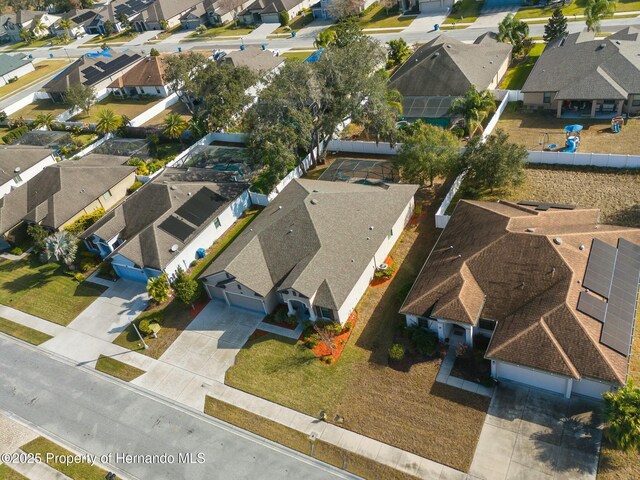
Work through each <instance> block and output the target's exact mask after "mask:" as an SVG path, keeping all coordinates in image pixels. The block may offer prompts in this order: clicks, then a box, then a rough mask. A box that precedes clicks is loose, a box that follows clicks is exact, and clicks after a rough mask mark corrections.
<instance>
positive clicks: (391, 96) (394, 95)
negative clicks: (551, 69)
mask: <svg viewBox="0 0 640 480" xmlns="http://www.w3.org/2000/svg"><path fill="white" fill-rule="evenodd" d="M386 97H387V105H389V106H390V107H391V108H393V109H394V110H395V111H396V112H397V113H398V115H402V94H401V93H400V92H399V91H398V90H387V93H386Z"/></svg>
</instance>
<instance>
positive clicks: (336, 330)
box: [316, 320, 342, 335]
mask: <svg viewBox="0 0 640 480" xmlns="http://www.w3.org/2000/svg"><path fill="white" fill-rule="evenodd" d="M316 325H317V326H318V327H320V328H321V329H323V330H326V331H327V332H330V333H332V334H333V335H340V334H341V333H342V325H340V324H339V323H338V322H332V321H324V320H318V321H317V322H316Z"/></svg>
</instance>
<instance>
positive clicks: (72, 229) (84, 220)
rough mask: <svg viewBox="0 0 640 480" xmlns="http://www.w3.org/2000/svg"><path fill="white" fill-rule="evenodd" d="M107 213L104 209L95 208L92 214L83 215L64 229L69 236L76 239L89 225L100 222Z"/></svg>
mask: <svg viewBox="0 0 640 480" xmlns="http://www.w3.org/2000/svg"><path fill="white" fill-rule="evenodd" d="M106 213H107V212H106V211H105V209H104V208H102V207H100V208H96V209H95V210H94V211H93V212H91V213H87V214H84V215H82V216H80V217H78V219H77V220H75V221H74V222H73V223H72V224H71V225H68V226H66V227H65V228H64V229H65V230H66V231H67V232H69V233H70V234H71V235H75V236H76V237H77V236H78V235H80V234H81V233H82V232H84V231H85V230H86V229H87V228H89V227H90V226H91V225H93V224H94V223H96V222H97V221H98V220H100V219H101V218H102V217H104V215H105V214H106Z"/></svg>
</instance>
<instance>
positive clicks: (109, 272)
mask: <svg viewBox="0 0 640 480" xmlns="http://www.w3.org/2000/svg"><path fill="white" fill-rule="evenodd" d="M98 271H99V272H100V275H102V276H103V277H107V278H114V279H115V278H116V271H115V270H114V269H113V265H111V262H102V263H101V264H100V266H99V267H98Z"/></svg>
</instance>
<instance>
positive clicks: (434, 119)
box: [389, 33, 512, 127]
mask: <svg viewBox="0 0 640 480" xmlns="http://www.w3.org/2000/svg"><path fill="white" fill-rule="evenodd" d="M511 48H512V47H511V44H509V43H503V42H498V41H497V40H496V35H495V34H493V33H485V34H483V35H481V36H479V37H478V38H476V40H475V41H474V42H473V43H472V44H467V43H463V42H461V41H459V40H455V39H453V38H451V37H448V36H447V35H439V36H437V37H436V38H434V39H433V40H431V41H429V42H427V43H426V44H424V45H423V46H421V47H420V48H418V49H417V50H416V51H415V52H414V53H413V54H412V55H411V56H410V57H409V58H408V59H407V60H406V61H405V62H404V63H403V64H402V65H401V66H400V67H399V68H398V69H397V70H396V71H395V72H394V73H393V75H392V76H391V78H390V79H389V88H391V89H394V90H398V91H399V92H400V93H401V94H402V107H403V116H404V118H405V119H407V120H418V119H421V120H424V121H427V122H429V123H433V124H436V125H441V126H445V127H446V126H448V124H449V119H450V117H449V113H448V112H449V107H450V106H451V103H452V102H453V100H454V99H455V98H456V97H461V96H463V95H464V94H465V93H466V92H467V90H469V87H471V85H475V86H476V88H477V89H478V90H487V89H489V90H491V89H495V88H497V86H498V85H499V84H500V81H501V80H502V77H503V76H504V75H505V73H506V72H507V69H508V68H509V62H510V61H511Z"/></svg>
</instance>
